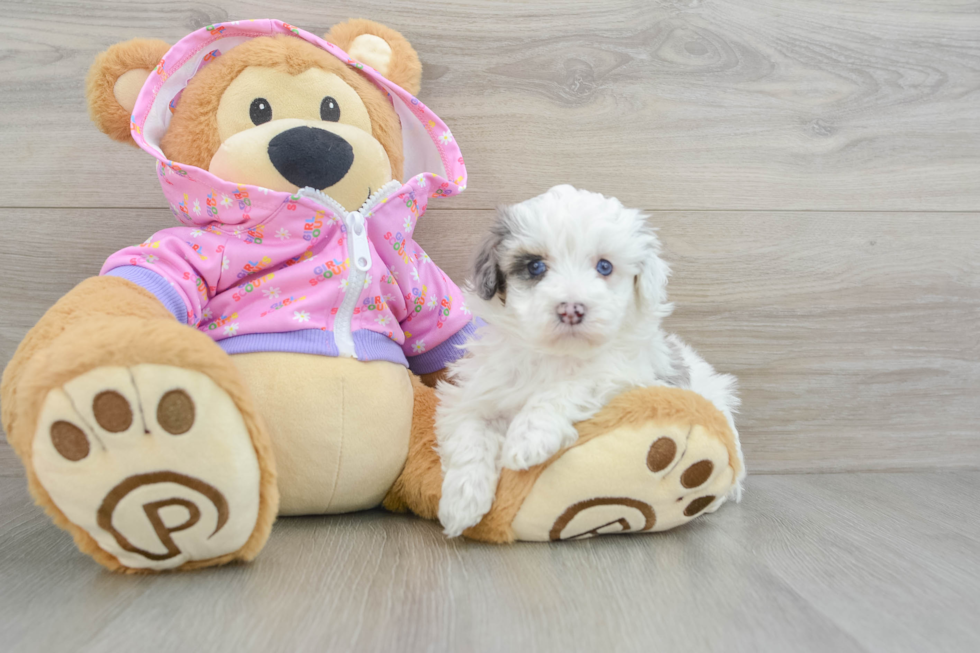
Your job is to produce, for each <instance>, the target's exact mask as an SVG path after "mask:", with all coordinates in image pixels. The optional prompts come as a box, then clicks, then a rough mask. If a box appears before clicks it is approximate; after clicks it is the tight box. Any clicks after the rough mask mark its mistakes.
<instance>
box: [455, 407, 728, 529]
mask: <svg viewBox="0 0 980 653" xmlns="http://www.w3.org/2000/svg"><path fill="white" fill-rule="evenodd" d="M578 430H579V440H578V441H577V442H576V443H575V444H574V445H573V446H571V447H569V448H568V449H565V450H563V451H561V452H559V453H558V454H556V455H555V456H554V457H552V458H551V459H550V460H549V461H547V462H545V463H543V464H542V465H539V466H537V467H533V468H531V469H529V470H526V471H522V472H515V471H512V470H506V469H505V470H504V471H503V474H502V475H501V479H500V483H499V485H498V487H497V495H496V499H495V501H494V505H493V508H492V509H491V510H490V512H489V513H487V515H486V516H485V517H484V519H483V520H482V521H481V522H480V523H479V524H477V525H476V526H474V527H473V528H471V529H469V530H467V531H465V532H464V535H465V536H466V537H469V538H471V539H477V540H483V541H490V542H512V541H514V540H532V541H549V540H570V539H579V538H586V537H594V536H596V535H603V534H615V533H637V532H649V531H663V530H668V529H671V528H675V527H677V526H680V525H682V524H685V523H687V522H689V521H691V520H692V519H694V518H696V517H698V516H699V515H702V514H705V513H708V512H714V511H715V510H717V509H718V508H719V507H720V506H721V505H722V503H724V502H725V500H726V499H727V498H728V497H729V496H730V495H732V494H733V493H734V492H735V490H736V488H737V487H738V486H739V485H738V484H739V483H740V481H741V480H742V478H743V477H744V470H743V465H742V461H741V458H740V456H739V453H738V449H737V442H736V439H735V434H734V432H733V431H732V429H731V427H730V425H729V423H728V421H727V419H726V418H725V416H724V415H723V414H722V413H721V412H720V411H719V410H718V409H717V408H715V406H714V405H713V404H711V402H709V401H708V400H707V399H705V398H703V397H702V396H700V395H698V394H696V393H694V392H692V391H690V390H681V389H678V388H667V387H655V388H642V389H637V390H632V391H629V392H626V393H624V394H623V395H620V396H619V397H617V398H616V399H614V400H613V401H612V402H610V404H609V405H608V406H606V407H605V408H604V409H603V410H602V411H601V412H600V413H599V414H598V415H596V416H595V417H594V418H593V419H591V420H588V421H587V422H582V423H580V424H579V425H578Z"/></svg>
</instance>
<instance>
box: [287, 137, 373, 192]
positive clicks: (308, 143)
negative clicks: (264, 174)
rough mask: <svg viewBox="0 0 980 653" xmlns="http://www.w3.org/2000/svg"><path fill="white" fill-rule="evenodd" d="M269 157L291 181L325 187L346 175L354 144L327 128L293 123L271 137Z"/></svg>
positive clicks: (296, 183)
mask: <svg viewBox="0 0 980 653" xmlns="http://www.w3.org/2000/svg"><path fill="white" fill-rule="evenodd" d="M269 160H270V161H272V165H274V166H275V167H276V170H278V171H279V174H280V175H282V176H283V177H285V179H286V181H288V182H289V183H291V184H295V185H297V186H299V187H300V188H304V187H306V186H311V187H313V188H318V189H323V188H329V187H330V186H333V185H334V184H336V183H337V182H338V181H340V180H341V179H343V178H344V175H346V174H347V171H348V170H350V167H351V166H352V165H353V164H354V148H352V147H351V146H350V143H348V142H347V141H345V140H344V139H343V138H341V137H340V136H337V134H334V133H333V132H328V131H327V130H325V129H316V128H315V127H293V128H292V129H287V130H286V131H284V132H283V133H281V134H279V135H277V136H276V137H275V138H273V139H272V140H271V141H269Z"/></svg>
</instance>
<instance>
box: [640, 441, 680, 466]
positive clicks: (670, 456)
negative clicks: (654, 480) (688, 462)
mask: <svg viewBox="0 0 980 653" xmlns="http://www.w3.org/2000/svg"><path fill="white" fill-rule="evenodd" d="M675 455H677V443H676V442H674V441H673V440H672V439H670V438H668V437H667V436H663V437H660V438H657V441H656V442H654V443H653V444H651V445H650V451H649V452H648V453H647V467H648V468H650V471H651V472H654V473H657V472H662V471H663V470H665V469H667V466H668V465H670V463H671V462H672V461H673V460H674V456H675Z"/></svg>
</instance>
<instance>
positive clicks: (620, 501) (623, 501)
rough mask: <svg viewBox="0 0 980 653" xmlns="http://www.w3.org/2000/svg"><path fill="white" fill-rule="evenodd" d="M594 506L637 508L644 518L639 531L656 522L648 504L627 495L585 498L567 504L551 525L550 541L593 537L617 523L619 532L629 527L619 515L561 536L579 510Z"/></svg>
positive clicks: (627, 529)
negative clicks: (581, 531)
mask: <svg viewBox="0 0 980 653" xmlns="http://www.w3.org/2000/svg"><path fill="white" fill-rule="evenodd" d="M596 506H623V507H624V508H631V509H633V510H638V511H639V512H640V514H641V515H643V520H644V523H643V528H641V529H640V530H641V531H648V530H650V529H651V528H653V527H654V525H655V524H656V523H657V515H656V513H655V512H654V511H653V507H652V506H651V505H650V504H648V503H645V502H643V501H640V500H638V499H631V498H629V497H603V498H597V499H586V500H585V501H579V502H578V503H575V504H572V505H571V506H569V507H568V509H567V510H566V511H565V512H563V513H562V514H561V516H560V517H558V519H556V520H555V524H554V526H552V527H551V532H550V533H549V538H550V539H551V540H552V541H557V540H577V539H580V538H586V537H594V536H596V535H601V534H602V529H604V528H608V527H609V526H614V525H618V526H619V527H620V530H619V532H620V533H625V532H626V531H629V530H630V528H631V527H630V523H629V520H627V519H626V517H620V518H619V519H613V520H612V521H608V522H606V523H604V524H600V525H598V526H596V527H595V528H592V529H589V530H587V531H585V532H583V533H578V534H576V535H571V536H567V537H562V536H561V533H562V531H563V530H565V527H567V526H568V525H569V524H570V523H571V521H572V520H573V519H575V517H576V516H578V514H579V513H580V512H583V511H585V510H588V509H589V508H595V507H596ZM625 512H626V511H624V513H625Z"/></svg>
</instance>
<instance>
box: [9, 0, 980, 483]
mask: <svg viewBox="0 0 980 653" xmlns="http://www.w3.org/2000/svg"><path fill="white" fill-rule="evenodd" d="M269 11H271V9H270V7H269V5H267V4H263V3H253V2H240V3H231V2H227V1H225V0H218V1H217V2H211V3H208V4H205V5H199V4H159V3H149V4H132V3H128V2H107V1H101V0H100V1H94V2H80V1H78V0H71V1H66V2H47V1H45V2H36V3H16V2H13V1H12V0H3V1H2V2H0V13H2V15H3V16H4V20H3V21H2V22H0V48H2V50H3V52H4V58H3V63H2V65H0V116H2V118H0V151H2V152H3V153H4V156H2V157H0V226H2V238H0V273H2V275H3V282H2V283H0V364H5V363H6V361H7V360H9V357H10V355H11V354H12V352H13V349H14V347H15V346H16V344H17V342H18V341H19V340H20V339H21V338H22V337H23V335H24V333H25V332H26V330H27V329H28V328H29V327H30V326H31V324H33V323H34V321H36V320H37V318H38V317H39V316H40V315H41V313H43V311H44V310H45V309H46V308H47V307H48V306H50V305H51V304H52V303H53V302H54V301H55V300H56V299H57V298H58V297H59V296H61V295H62V294H64V293H65V292H66V291H67V290H68V289H69V288H70V287H71V286H72V285H73V284H75V283H77V282H78V281H79V280H81V279H83V278H85V277H86V276H88V275H91V274H94V273H96V272H97V271H98V268H99V267H100V265H101V262H102V261H103V260H104V259H105V257H106V256H107V255H108V254H110V253H111V252H112V251H114V250H115V249H117V248H119V247H121V246H123V245H127V244H132V243H134V242H139V241H141V240H143V239H144V238H145V237H146V236H147V235H149V234H150V233H152V232H153V231H154V230H156V229H159V228H163V227H166V226H170V224H171V218H170V216H169V212H168V211H167V210H166V209H165V206H166V205H165V203H164V200H163V196H162V194H161V193H160V191H159V187H158V184H157V181H156V178H155V175H154V174H153V171H152V166H151V163H150V159H149V157H148V156H147V155H145V154H143V153H142V152H139V151H137V150H133V149H130V148H126V147H124V146H121V145H118V144H116V143H113V142H111V141H109V140H108V139H107V138H106V137H104V136H103V135H102V134H100V133H99V132H98V131H97V130H96V129H95V127H94V126H92V125H91V123H90V122H89V120H88V117H87V114H86V108H85V102H84V98H83V79H84V75H85V72H86V70H87V68H88V65H89V64H90V63H91V61H92V59H93V57H94V56H95V54H96V53H97V52H99V51H100V50H102V49H104V48H106V47H107V46H109V45H110V44H112V43H113V42H116V41H119V40H123V39H127V38H131V37H135V36H147V37H155V38H163V39H166V40H169V41H171V42H173V41H175V40H177V39H179V38H180V37H181V36H183V35H185V34H186V33H188V32H189V31H191V30H193V29H196V28H199V27H202V26H204V25H207V24H209V23H212V22H217V21H223V20H233V19H239V18H248V17H262V16H265V15H268V13H269ZM275 12H276V16H275V17H278V18H281V19H283V20H286V21H288V22H290V23H293V24H296V25H298V26H301V27H303V28H305V29H309V30H310V31H314V32H316V33H323V32H325V31H326V30H327V29H328V28H329V26H330V25H332V24H333V23H335V22H338V21H340V20H344V19H346V18H349V17H358V16H364V17H370V18H374V19H376V20H379V21H382V22H385V23H387V24H389V25H391V26H392V27H395V28H397V29H399V30H401V31H402V32H403V33H404V34H405V35H406V36H407V37H408V38H409V39H410V40H411V41H412V42H413V44H414V45H415V46H416V48H417V49H418V51H419V53H420V55H421V57H422V61H423V64H424V66H425V74H424V79H423V91H422V93H421V97H422V99H423V100H425V101H426V103H427V104H429V105H430V106H431V107H433V108H434V109H435V110H436V111H437V112H438V113H439V114H440V116H441V117H442V118H443V119H444V120H445V121H446V122H447V123H448V124H449V126H450V127H451V128H452V129H453V132H454V134H455V136H456V138H457V140H458V141H459V143H460V145H461V147H462V149H463V153H464V156H465V157H466V161H467V167H468V169H469V172H470V180H469V188H468V190H467V191H466V192H465V193H464V194H463V195H462V196H460V197H459V198H454V199H452V200H443V201H439V202H433V204H432V208H431V209H430V211H429V213H428V214H427V216H426V217H425V218H424V220H423V221H422V222H421V223H420V231H419V240H420V242H421V243H422V244H423V246H424V247H425V248H426V249H427V250H428V251H429V253H430V254H431V255H432V257H433V258H434V259H435V260H436V261H437V262H438V263H440V264H441V265H442V266H443V267H444V268H445V269H446V270H447V271H449V272H450V273H451V274H452V275H453V276H455V277H456V278H459V279H461V278H463V277H464V276H465V273H466V267H467V260H468V258H469V256H470V252H471V251H472V248H473V246H474V244H475V242H476V240H477V239H478V238H479V235H480V233H481V231H482V230H483V229H484V228H485V226H486V224H487V221H488V220H489V219H490V217H491V215H492V210H493V207H494V206H496V205H497V204H498V203H501V202H513V201H520V200H522V199H525V198H527V197H529V196H532V195H534V194H537V193H539V192H541V191H543V190H545V189H547V188H548V187H549V186H551V185H553V184H556V183H563V182H568V183H573V184H576V185H580V186H582V187H585V188H589V189H592V190H598V191H601V192H604V193H607V194H611V195H617V196H619V197H620V198H621V199H622V200H623V201H624V202H626V203H627V204H629V205H632V206H638V207H641V208H644V209H646V210H648V211H650V213H651V220H652V221H653V222H654V223H655V224H656V225H657V226H659V227H660V229H661V237H662V240H663V241H664V244H665V249H666V257H667V258H668V259H669V261H670V262H671V264H672V265H673V268H674V278H673V281H672V282H671V286H670V288H671V294H672V298H673V299H674V300H675V301H676V302H677V305H678V308H677V311H676V313H675V315H674V316H673V317H672V318H670V319H669V320H668V323H667V324H668V327H669V328H670V329H672V330H674V331H676V332H678V333H680V334H681V335H682V336H683V337H685V338H686V339H688V340H689V341H690V342H691V343H692V344H693V345H694V346H695V347H697V348H698V349H699V350H700V351H701V352H702V353H703V354H704V355H705V357H706V358H708V360H710V361H712V362H713V363H715V364H716V366H717V367H718V368H719V369H721V370H724V371H728V372H733V373H735V374H737V375H738V376H739V378H740V379H741V386H742V393H743V398H744V406H743V410H742V415H741V418H740V428H741V431H742V437H743V441H744V444H745V450H746V456H747V458H748V463H749V467H750V470H751V471H755V472H774V473H781V472H812V471H854V470H895V469H948V468H970V469H978V468H980V426H978V425H980V401H978V397H980V256H978V254H980V221H978V217H980V213H978V211H980V10H978V7H977V4H976V3H975V2H966V1H962V2H957V1H954V0H948V1H943V2H934V3H919V2H912V1H911V0H901V1H897V2H892V1H886V0H867V1H864V2H860V3H855V2H851V1H849V0H837V1H835V0H807V1H805V2H804V1H802V0H790V1H782V2H776V1H775V0H771V1H765V0H763V1H753V0H718V1H707V0H705V1H703V2H702V1H698V0H689V1H684V0H679V1H676V2H650V1H649V0H635V1H626V0H615V1H609V2H601V3H595V2H586V1H584V0H561V1H552V2H544V1H541V2H478V3H448V2H425V3H419V2H408V1H405V0H395V1H386V2H380V1H378V0H359V1H357V2H348V1H346V0H340V1H337V2H330V3H323V2H300V1H296V0H288V1H286V2H281V3H277V6H276V10H275ZM4 473H6V474H17V473H20V472H19V471H17V467H16V463H14V462H13V461H12V460H11V454H10V452H9V450H8V449H7V448H6V446H5V445H3V446H0V474H4Z"/></svg>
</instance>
